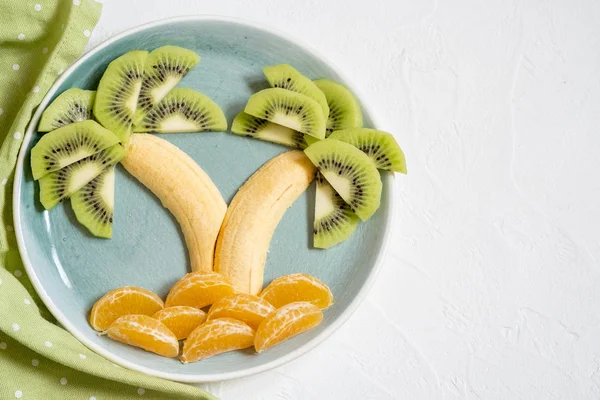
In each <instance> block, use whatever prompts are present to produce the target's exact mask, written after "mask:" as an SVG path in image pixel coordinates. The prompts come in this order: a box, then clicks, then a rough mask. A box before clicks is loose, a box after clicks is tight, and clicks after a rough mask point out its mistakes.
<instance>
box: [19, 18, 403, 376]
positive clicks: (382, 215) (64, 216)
mask: <svg viewBox="0 0 600 400" xmlns="http://www.w3.org/2000/svg"><path fill="white" fill-rule="evenodd" d="M167 44H171V45H177V46H182V47H186V48H189V49H192V50H194V51H196V52H197V53H198V54H200V56H201V57H202V61H201V62H200V64H199V65H198V66H196V68H195V69H194V70H192V71H191V72H190V73H189V74H188V75H187V76H186V77H185V79H183V81H182V82H181V83H180V85H179V86H180V87H189V88H193V89H196V90H199V91H200V92H202V93H205V94H207V95H208V96H210V97H211V98H212V99H214V100H215V101H216V102H217V104H219V105H220V106H221V107H222V108H223V110H224V111H225V114H226V116H227V119H228V121H229V124H231V121H232V120H233V117H234V116H235V115H236V114H237V113H238V112H239V111H240V110H242V109H243V107H244V105H245V103H246V101H247V99H248V97H249V96H250V95H251V94H252V93H254V92H256V91H257V90H259V89H262V88H266V87H267V85H266V81H265V79H264V77H263V75H262V67H263V66H266V65H271V64H279V63H288V64H291V65H293V66H294V67H296V68H297V69H298V70H299V71H301V72H303V73H304V74H306V75H307V76H309V77H311V78H323V77H326V78H330V79H334V80H336V81H340V82H343V83H344V84H346V85H348V82H346V81H345V80H344V79H343V78H342V77H340V75H339V73H338V72H337V71H336V70H335V69H333V68H332V67H331V66H330V64H329V63H327V62H326V61H324V60H323V58H322V57H321V56H319V55H317V54H316V53H315V52H314V51H312V50H309V49H307V48H306V47H305V46H303V45H301V44H299V43H298V41H297V40H294V39H290V38H288V37H286V36H284V35H283V34H281V33H279V32H273V31H271V30H268V29H265V28H263V27H260V26H256V25H254V24H252V23H248V22H243V21H239V20H230V19H224V18H220V17H185V18H177V19H171V20H165V21H159V22H155V23H150V24H147V25H144V26H141V27H138V28H134V29H132V30H130V31H127V32H125V33H123V34H121V35H119V36H116V37H114V38H112V39H110V40H108V41H107V42H105V43H103V44H102V45H100V46H98V47H97V48H95V49H94V50H92V51H91V52H89V53H88V54H86V55H85V56H84V57H82V58H81V59H80V60H79V61H77V62H76V63H75V64H74V65H73V66H72V67H71V68H70V69H68V70H67V71H66V72H65V73H64V74H63V75H62V77H61V78H60V79H59V80H58V81H57V82H56V84H55V85H54V86H53V87H52V89H51V90H50V92H49V93H48V95H47V96H46V97H45V99H44V101H43V102H42V104H41V106H40V108H39V109H38V111H37V113H36V115H35V117H34V118H33V121H32V123H31V125H30V128H29V130H28V132H27V134H26V137H25V142H24V144H23V148H22V150H21V154H20V156H19V161H18V166H17V172H16V176H15V183H14V185H15V186H14V219H15V227H16V232H17V239H18V243H19V249H20V252H21V255H22V257H23V261H24V263H25V266H26V268H27V272H28V274H29V276H30V277H31V280H32V281H33V284H34V285H35V288H36V289H37V291H38V293H39V294H40V296H41V297H42V299H43V301H44V302H45V304H46V305H47V306H48V308H49V309H50V311H51V312H52V313H53V314H54V316H55V317H56V319H57V320H58V321H59V322H60V323H61V324H62V325H63V326H64V327H65V328H66V329H68V330H69V331H70V332H71V333H72V334H73V335H75V336H76V337H77V338H78V339H79V340H80V341H81V342H83V343H84V344H85V345H86V346H88V347H89V348H90V349H92V350H94V351H96V352H97V353H99V354H101V355H103V356H105V357H106V358H108V359H110V360H111V361H113V362H115V363H117V364H120V365H122V366H124V367H128V368H131V369H134V370H138V371H141V372H144V373H147V374H150V375H155V376H159V377H163V378H168V379H172V380H177V381H182V382H208V381H217V380H224V379H230V378H235V377H241V376H246V375H250V374H254V373H257V372H260V371H264V370H266V369H269V368H272V367H275V366H278V365H281V364H283V363H284V362H286V361H289V360H291V359H293V358H295V357H297V356H299V355H301V354H303V353H305V352H306V351H308V350H309V349H311V348H312V347H314V346H315V345H316V344H317V343H319V342H320V341H322V340H324V339H325V338H326V337H328V336H329V335H331V333H332V332H333V331H334V330H335V329H337V328H338V327H339V326H340V325H341V324H342V323H343V322H344V321H345V320H346V319H347V318H348V317H349V315H350V314H351V312H352V310H353V309H354V308H355V307H356V306H357V304H358V303H359V301H360V300H361V299H362V298H363V297H364V295H365V292H366V289H367V287H368V286H369V284H370V283H371V282H372V279H373V276H374V274H375V272H376V270H377V266H378V264H379V263H380V261H381V258H382V253H383V248H384V247H385V246H384V244H385V239H386V237H387V236H388V235H387V232H388V227H389V220H390V217H391V204H392V192H393V191H392V190H391V189H392V183H393V182H392V180H393V178H392V177H391V175H387V174H384V175H383V182H384V186H383V197H382V205H381V208H380V209H379V211H378V212H377V213H376V214H375V216H374V217H372V218H371V219H370V220H369V221H368V222H367V223H363V224H361V225H360V226H359V227H358V230H357V231H356V232H355V233H354V235H353V236H352V237H351V238H350V239H349V240H347V241H346V242H344V243H342V244H340V245H338V246H335V247H333V248H331V249H329V250H326V251H324V250H318V249H313V248H312V244H311V241H312V238H311V236H312V233H311V232H312V219H313V211H312V209H313V206H314V184H313V186H312V187H311V188H310V189H309V190H308V191H307V192H306V193H305V194H304V195H302V196H301V197H300V198H299V199H298V200H297V201H296V202H295V203H294V205H293V206H292V207H291V208H290V209H289V210H288V211H287V212H286V214H285V215H284V217H283V219H282V220H281V222H280V224H279V226H278V227H277V230H276V231H275V234H274V236H273V240H272V242H271V247H270V252H269V254H268V258H267V264H266V274H265V284H267V283H269V282H270V281H271V280H272V279H274V278H276V277H278V276H281V275H285V274H290V273H295V272H304V273H308V274H311V275H314V276H316V277H318V278H319V279H321V280H323V281H324V282H325V283H326V284H327V285H329V287H330V288H331V290H332V291H333V294H334V296H335V301H336V303H335V305H334V306H332V307H331V308H329V309H328V310H326V311H325V319H324V321H323V323H322V324H321V325H320V326H319V327H318V328H316V329H314V330H312V331H309V332H308V333H305V334H302V335H299V336H297V337H295V338H293V339H291V340H289V341H287V342H284V343H282V344H281V345H279V346H276V347H274V348H272V349H270V350H268V351H266V352H264V353H263V354H261V355H256V354H253V353H252V352H251V351H247V352H241V351H238V352H231V353H227V354H222V355H219V356H217V357H213V358H210V359H208V360H205V361H201V362H197V363H192V364H187V365H184V364H181V363H180V362H179V361H178V360H177V359H168V358H163V357H160V356H157V355H154V354H151V353H147V352H144V351H142V350H139V349H137V348H133V347H129V346H126V345H123V344H120V343H117V342H115V341H112V340H110V339H108V338H106V337H100V336H98V335H97V333H96V332H95V331H94V330H92V328H91V327H90V326H89V325H88V322H87V318H88V315H89V311H90V309H91V307H92V305H93V304H94V302H95V301H96V300H97V299H98V298H100V297H101V296H102V295H103V294H104V293H106V292H108V291H109V290H112V289H115V288H118V287H121V286H126V285H134V286H141V287H144V288H147V289H150V290H152V291H154V292H156V293H157V294H159V295H160V296H162V297H163V298H164V297H165V296H166V294H167V292H168V290H169V288H170V287H171V285H173V283H175V282H176V281H177V280H178V279H179V278H181V277H182V276H183V275H184V274H185V273H187V272H188V270H189V265H188V260H187V253H186V248H185V244H184V241H183V238H182V234H181V232H180V230H179V227H178V225H177V223H176V221H175V220H174V219H173V217H172V216H171V215H170V213H169V212H168V211H167V210H166V209H164V208H163V207H162V206H161V204H160V201H159V200H158V199H157V198H155V197H154V196H153V195H152V193H151V192H150V191H148V190H147V189H146V188H144V187H143V186H142V185H141V184H139V183H138V182H137V181H136V180H135V179H134V178H133V177H131V176H129V175H128V174H127V172H126V171H125V170H124V169H123V168H122V167H119V168H118V171H117V177H116V194H115V203H116V204H115V218H114V220H115V223H114V229H113V230H114V232H113V238H112V240H103V239H97V238H94V237H92V236H90V234H88V233H87V231H85V230H84V228H82V227H81V226H80V225H79V224H78V223H77V222H76V220H75V217H74V214H73V212H72V211H71V208H70V206H69V204H61V205H59V206H57V207H55V208H54V209H52V210H51V211H49V212H48V211H44V210H43V208H42V206H41V204H40V203H39V200H38V195H39V189H38V185H37V184H36V183H35V182H34V181H33V179H32V176H31V169H30V166H29V153H30V150H31V148H32V147H33V145H34V144H35V143H36V141H37V140H38V139H39V138H40V134H39V133H38V132H37V131H36V129H35V127H36V126H37V124H38V120H39V117H40V114H41V112H42V111H43V109H44V108H45V107H46V106H47V105H48V104H49V103H50V102H51V101H52V100H53V99H54V98H55V97H56V96H57V95H58V94H60V93H62V92H63V91H64V90H66V89H68V88H72V87H79V88H83V89H95V88H96V86H97V84H98V81H99V79H100V77H101V76H102V73H103V72H104V70H105V68H106V66H107V65H108V63H109V62H110V61H111V60H113V59H114V58H116V57H118V56H120V55H122V54H123V53H125V52H127V51H129V50H134V49H146V50H152V49H154V48H156V47H159V46H163V45H167ZM349 86H351V85H349ZM363 110H364V114H365V124H366V126H373V118H372V115H371V114H370V113H369V110H367V109H366V108H364V107H363ZM161 136H162V137H163V138H164V139H166V140H168V141H170V142H171V143H173V144H175V145H176V146H178V147H179V148H181V149H182V150H183V151H185V152H186V153H187V154H189V155H190V156H191V157H192V158H193V159H194V160H196V162H198V164H199V165H200V166H201V167H202V168H203V169H204V170H205V171H206V172H207V173H208V175H210V177H211V178H212V179H213V180H214V182H215V184H216V185H217V187H218V188H219V189H220V190H221V193H222V194H223V196H224V198H225V200H226V201H227V202H229V201H230V200H231V198H232V197H233V195H234V194H235V192H236V191H237V189H238V188H239V187H240V186H241V185H242V184H243V183H244V181H245V180H246V179H247V178H248V177H249V176H250V175H252V174H253V173H254V172H255V171H256V170H257V169H258V168H259V167H260V166H261V165H262V164H264V163H265V162H266V161H267V160H269V159H271V158H272V157H274V156H275V155H277V154H279V153H281V152H283V151H286V148H284V147H281V146H278V145H275V144H270V143H266V142H261V141H257V140H253V139H249V138H243V137H238V136H235V135H232V134H230V133H216V132H214V133H210V132H209V133H198V134H191V133H185V134H164V135H161Z"/></svg>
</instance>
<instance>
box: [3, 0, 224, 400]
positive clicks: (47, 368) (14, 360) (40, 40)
mask: <svg viewBox="0 0 600 400" xmlns="http://www.w3.org/2000/svg"><path fill="white" fill-rule="evenodd" d="M101 7H102V6H101V4H100V3H98V2H96V1H94V0H0V141H1V142H2V146H1V147H0V183H1V184H0V208H1V210H2V214H1V215H2V217H3V219H2V222H1V223H0V399H2V400H4V399H33V400H42V399H43V400H51V399H60V400H71V399H81V400H103V399H111V400H120V399H133V398H144V399H208V400H210V399H215V398H214V397H213V396H211V395H209V394H207V393H205V392H203V391H201V390H199V389H196V388H194V387H192V386H187V385H183V384H179V383H174V382H169V381H165V380H162V379H157V378H152V377H149V376H146V375H143V374H140V373H137V372H133V371H129V370H126V369H123V368H120V367H118V366H116V365H115V364H113V363H111V362H109V361H108V360H106V359H104V358H102V357H101V356H99V355H97V354H95V353H93V352H91V351H90V350H88V349H87V348H86V347H84V346H83V345H82V344H81V343H79V342H78V341H77V340H76V339H75V338H74V337H73V336H71V335H70V334H69V333H68V332H67V331H65V330H64V329H63V328H61V327H59V326H57V325H55V324H54V320H53V318H52V317H51V315H50V314H49V312H48V311H47V309H46V308H45V307H44V306H43V304H42V303H41V301H40V300H39V298H38V296H37V294H36V293H35V291H34V289H33V287H32V285H31V283H30V282H29V279H28V278H27V274H26V273H25V270H24V268H23V264H22V262H21V258H20V256H19V253H18V250H17V246H16V240H15V234H14V229H13V227H12V206H11V201H10V199H11V196H12V178H13V174H14V167H15V163H16V159H17V154H18V152H19V148H20V146H21V143H22V140H23V133H24V132H25V130H26V128H27V125H28V123H29V120H30V118H31V116H32V114H33V111H34V110H35V108H36V107H37V105H38V104H39V103H40V101H41V100H42V98H43V97H44V95H45V93H46V92H47V91H48V89H49V88H50V86H52V83H53V82H54V81H55V80H56V78H57V77H58V76H60V74H62V72H63V71H64V70H65V68H67V67H68V66H69V65H70V64H71V63H73V61H75V59H76V58H77V57H79V56H80V55H81V52H82V50H83V48H84V46H85V44H86V43H87V41H88V38H89V37H90V36H91V32H92V31H93V29H94V27H95V26H96V23H97V22H98V18H99V16H100V10H101ZM142 396H143V397H142Z"/></svg>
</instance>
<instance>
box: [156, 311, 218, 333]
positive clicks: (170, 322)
mask: <svg viewBox="0 0 600 400" xmlns="http://www.w3.org/2000/svg"><path fill="white" fill-rule="evenodd" d="M152 318H155V319H157V320H159V321H160V322H162V323H163V324H165V326H166V327H167V328H169V329H170V330H171V332H173V333H174V334H175V336H176V337H177V340H183V339H185V338H186V337H188V335H189V334H190V333H192V331H193V330H194V329H196V328H197V327H198V326H199V325H200V324H202V323H203V322H204V321H206V313H205V312H204V311H202V310H199V309H197V308H193V307H187V306H175V307H168V308H163V309H162V310H160V311H159V312H157V313H156V314H154V315H153V316H152Z"/></svg>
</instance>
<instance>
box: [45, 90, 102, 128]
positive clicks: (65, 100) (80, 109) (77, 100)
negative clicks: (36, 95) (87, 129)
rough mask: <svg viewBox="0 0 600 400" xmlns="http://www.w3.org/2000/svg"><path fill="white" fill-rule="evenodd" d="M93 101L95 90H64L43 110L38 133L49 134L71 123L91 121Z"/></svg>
mask: <svg viewBox="0 0 600 400" xmlns="http://www.w3.org/2000/svg"><path fill="white" fill-rule="evenodd" d="M95 99H96V91H95V90H82V89H77V88H72V89H67V90H65V91H64V92H62V93H61V94H60V95H59V96H58V97H57V98H56V99H54V101H53V102H52V104H50V105H49V106H48V107H47V108H46V109H45V110H44V113H43V114H42V118H41V119H40V123H39V125H38V132H50V131H52V130H54V129H57V128H60V127H61V126H65V125H68V124H70V123H73V122H78V121H85V120H86V119H93V118H94V115H93V112H92V108H93V107H94V100H95Z"/></svg>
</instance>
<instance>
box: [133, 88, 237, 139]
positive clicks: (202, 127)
mask: <svg viewBox="0 0 600 400" xmlns="http://www.w3.org/2000/svg"><path fill="white" fill-rule="evenodd" d="M225 130H227V120H226V119H225V114H223V110H221V108H220V107H219V106H218V105H217V104H216V103H215V102H214V101H212V100H211V99H210V98H209V97H208V96H206V95H204V94H202V93H200V92H197V91H195V90H192V89H183V88H177V89H173V90H171V91H170V92H169V94H167V95H166V96H165V98H164V99H162V101H161V102H160V103H158V104H157V105H156V107H154V108H153V109H152V111H150V113H148V115H146V117H145V118H144V120H143V121H142V122H141V123H140V124H138V125H136V126H134V128H133V131H134V132H159V133H173V132H206V131H217V132H218V131H225Z"/></svg>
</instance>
